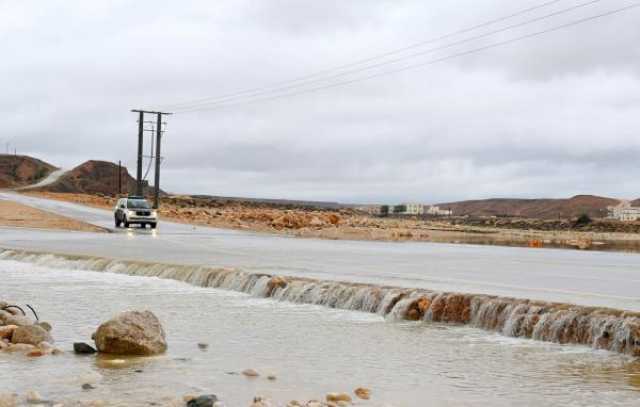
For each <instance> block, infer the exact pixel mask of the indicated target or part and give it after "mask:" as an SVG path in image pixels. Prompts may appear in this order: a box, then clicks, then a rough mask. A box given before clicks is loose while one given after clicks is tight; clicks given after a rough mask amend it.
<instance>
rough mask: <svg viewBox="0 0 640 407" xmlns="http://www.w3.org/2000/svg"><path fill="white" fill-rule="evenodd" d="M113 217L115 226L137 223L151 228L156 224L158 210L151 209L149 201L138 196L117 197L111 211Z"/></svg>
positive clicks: (127, 225) (126, 226)
mask: <svg viewBox="0 0 640 407" xmlns="http://www.w3.org/2000/svg"><path fill="white" fill-rule="evenodd" d="M113 218H114V221H115V224H116V227H117V228H118V227H120V225H122V224H124V227H125V228H128V227H129V225H131V224H138V225H140V226H141V227H143V228H144V227H146V225H149V226H151V229H155V228H156V226H157V225H158V212H157V211H156V210H155V209H152V208H151V205H150V204H149V202H147V200H146V199H144V198H143V197H140V196H130V197H127V198H121V199H118V202H117V203H116V207H115V208H114V211H113Z"/></svg>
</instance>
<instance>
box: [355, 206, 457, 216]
mask: <svg viewBox="0 0 640 407" xmlns="http://www.w3.org/2000/svg"><path fill="white" fill-rule="evenodd" d="M363 209H364V208H363ZM366 212H368V213H370V214H371V215H378V216H388V215H405V216H423V215H431V216H451V215H453V211H452V210H451V209H441V208H440V207H438V206H430V205H423V204H419V203H403V204H400V205H380V206H369V207H367V208H366Z"/></svg>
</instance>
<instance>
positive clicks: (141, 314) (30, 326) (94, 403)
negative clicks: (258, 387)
mask: <svg viewBox="0 0 640 407" xmlns="http://www.w3.org/2000/svg"><path fill="white" fill-rule="evenodd" d="M27 307H28V308H29V309H31V310H33V308H31V307H30V306H27ZM33 316H34V318H30V317H28V316H27V313H26V312H25V311H24V308H23V307H22V306H18V305H13V304H10V303H8V302H1V301H0V358H2V357H3V354H6V355H9V354H11V355H16V354H18V355H22V357H24V358H25V362H26V361H27V360H28V359H29V358H36V357H44V356H49V355H51V356H56V355H62V354H63V353H64V351H62V350H61V349H59V348H57V347H55V346H53V345H52V344H53V343H54V339H53V337H52V336H51V332H52V330H53V327H52V326H51V324H49V323H47V322H41V321H39V319H38V316H37V314H36V313H35V310H33ZM92 339H93V340H94V342H95V347H93V346H91V345H89V344H87V343H85V342H75V343H74V344H73V353H75V354H76V355H77V356H78V357H86V356H89V357H102V356H108V357H109V359H105V360H108V365H113V366H115V365H118V364H119V363H121V362H122V363H124V362H125V359H122V358H127V357H143V358H144V357H150V356H154V355H159V354H162V353H165V352H166V351H167V348H168V345H167V341H166V335H165V331H164V328H163V327H162V324H161V323H160V320H159V319H158V318H157V317H156V316H155V315H154V314H153V313H152V312H151V311H125V312H122V313H120V314H118V315H116V316H114V317H113V318H112V319H110V320H108V321H106V322H104V323H102V324H100V325H99V326H98V328H97V329H96V331H95V333H94V334H93V335H92ZM197 346H198V348H200V349H201V350H206V349H207V348H208V344H206V343H198V344H197ZM139 372H140V373H143V371H142V370H139ZM227 373H228V374H237V375H241V376H244V377H245V378H246V379H247V380H258V378H259V377H260V376H261V374H260V373H259V372H258V371H256V370H254V369H245V370H243V371H242V372H227ZM265 377H266V379H267V380H269V381H272V382H273V381H276V380H277V377H276V375H275V374H272V373H271V374H268V375H266V376H265ZM80 389H81V390H82V391H91V390H93V389H95V386H94V385H93V384H91V383H83V384H82V385H81V388H80ZM150 398H151V399H152V398H153V396H152V395H150ZM370 399H371V390H370V389H367V388H364V387H359V388H356V389H355V390H354V391H353V394H349V393H346V392H335V393H328V394H326V395H325V397H324V398H322V399H315V400H307V401H297V400H290V401H288V402H286V403H284V404H283V403H276V402H274V401H272V400H270V399H268V398H265V397H262V396H255V397H253V400H252V401H251V402H250V404H249V407H276V406H286V407H347V406H350V405H353V404H357V402H354V400H360V401H365V400H370ZM149 404H150V405H166V406H173V407H178V406H186V407H225V404H224V401H223V400H219V399H218V396H216V395H215V394H204V395H191V394H187V395H183V396H182V397H178V396H176V397H175V398H172V399H162V400H160V401H151V402H149ZM20 405H46V406H52V407H65V406H67V407H70V406H78V407H102V406H108V405H110V402H109V400H91V401H76V400H49V399H47V398H45V397H43V396H42V395H41V394H40V393H39V392H38V391H36V390H31V391H28V392H26V393H24V394H16V393H2V392H0V407H17V406H20Z"/></svg>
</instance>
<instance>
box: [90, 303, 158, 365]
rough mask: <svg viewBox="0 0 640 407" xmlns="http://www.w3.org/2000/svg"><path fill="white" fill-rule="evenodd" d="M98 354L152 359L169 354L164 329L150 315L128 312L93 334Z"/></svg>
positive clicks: (151, 314) (108, 322)
mask: <svg viewBox="0 0 640 407" xmlns="http://www.w3.org/2000/svg"><path fill="white" fill-rule="evenodd" d="M94 338H95V342H96V348H97V349H98V351H99V352H103V353H110V354H116V355H138V356H150V355H157V354H160V353H164V352H165V351H166V350H167V341H166V339H165V333H164V329H163V328H162V325H161V324H160V321H159V320H158V318H157V317H156V316H155V315H154V314H153V313H152V312H151V311H127V312H123V313H121V314H118V315H116V316H115V317H114V318H113V319H111V320H109V321H107V322H105V323H103V324H102V325H100V326H99V327H98V330H97V331H96V332H95V334H94Z"/></svg>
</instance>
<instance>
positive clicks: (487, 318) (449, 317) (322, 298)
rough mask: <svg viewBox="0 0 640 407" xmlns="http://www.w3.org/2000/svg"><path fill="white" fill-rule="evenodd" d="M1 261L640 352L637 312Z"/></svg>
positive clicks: (55, 258)
mask: <svg viewBox="0 0 640 407" xmlns="http://www.w3.org/2000/svg"><path fill="white" fill-rule="evenodd" d="M0 260H14V261H20V262H29V263H34V264H38V265H42V266H45V267H52V268H64V269H75V270H90V271H98V272H108V273H118V274H128V275H135V276H149V277H158V278H164V279H173V280H178V281H182V282H186V283H189V284H192V285H196V286H200V287H212V288H221V289H225V290H234V291H240V292H244V293H247V294H249V295H252V296H255V297H262V298H271V299H274V300H277V301H287V302H293V303H298V304H314V305H322V306H325V307H330V308H339V309H345V310H353V311H361V312H369V313H377V314H379V315H381V316H383V317H385V318H387V319H390V320H410V321H424V322H427V323H428V322H442V323H452V324H468V325H471V326H474V327H478V328H482V329H486V330H490V331H495V332H500V333H501V334H503V335H506V336H511V337H516V338H530V339H536V340H540V341H547V342H556V343H561V344H581V345H587V346H591V347H593V348H596V349H606V350H610V351H614V352H619V353H625V354H628V355H632V356H636V357H638V356H640V313H635V312H627V311H621V310H614V309H607V308H594V307H584V306H578V305H571V304H562V303H547V302H542V301H531V300H526V299H516V298H507V297H497V296H490V295H475V294H461V293H448V292H436V291H430V290H423V289H407V288H398V287H384V286H377V285H373V284H360V283H349V282H337V281H322V280H313V279H308V278H299V277H285V276H274V275H268V274H253V273H247V272H244V271H242V270H236V269H228V268H213V267H206V266H189V265H170V264H159V263H147V262H136V261H125V260H112V259H107V258H99V257H88V256H66V255H52V254H47V253H37V252H27V251H17V250H4V249H0Z"/></svg>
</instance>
